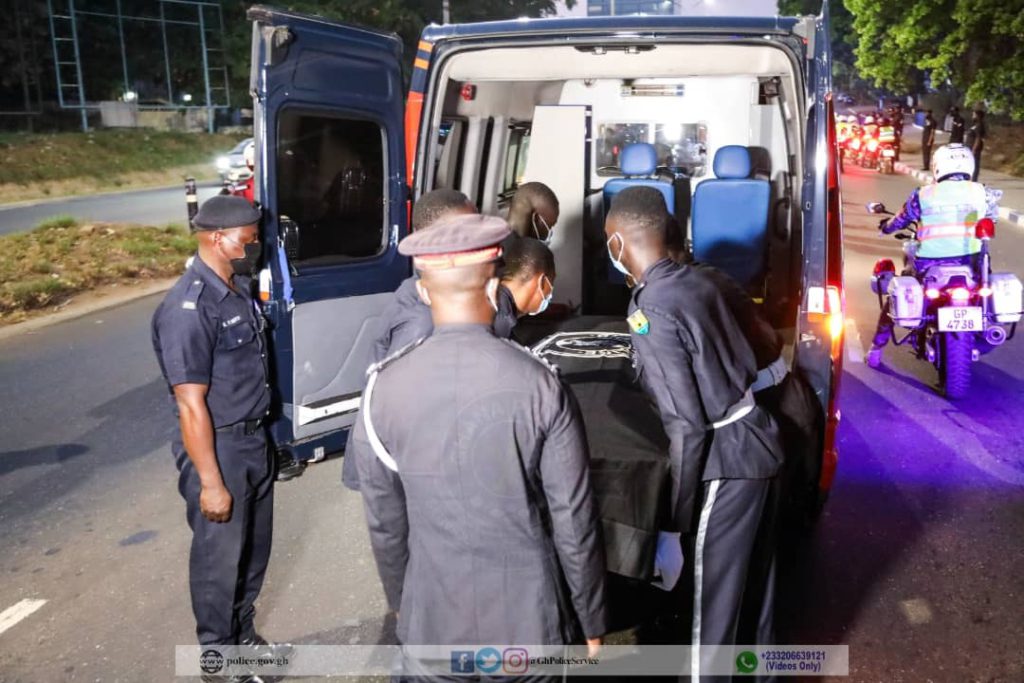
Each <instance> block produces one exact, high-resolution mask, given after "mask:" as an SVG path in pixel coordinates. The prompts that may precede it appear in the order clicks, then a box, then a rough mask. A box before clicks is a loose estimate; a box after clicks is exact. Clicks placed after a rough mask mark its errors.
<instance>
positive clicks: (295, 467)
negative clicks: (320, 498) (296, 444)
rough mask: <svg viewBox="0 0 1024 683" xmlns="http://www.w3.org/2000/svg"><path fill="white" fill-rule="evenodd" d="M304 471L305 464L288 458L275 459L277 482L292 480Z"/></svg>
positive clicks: (279, 456) (279, 457)
mask: <svg viewBox="0 0 1024 683" xmlns="http://www.w3.org/2000/svg"><path fill="white" fill-rule="evenodd" d="M305 469H306V463H304V462H300V461H298V460H296V459H295V458H290V457H288V456H281V455H278V457H277V480H278V481H288V480H289V479H294V478H295V477H297V476H299V475H300V474H302V473H303V471H305Z"/></svg>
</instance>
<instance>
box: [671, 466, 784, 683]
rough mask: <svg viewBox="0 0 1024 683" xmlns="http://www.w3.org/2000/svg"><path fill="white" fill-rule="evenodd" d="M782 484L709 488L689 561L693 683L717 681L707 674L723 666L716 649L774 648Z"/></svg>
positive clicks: (751, 482) (750, 482)
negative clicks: (778, 496) (716, 665)
mask: <svg viewBox="0 0 1024 683" xmlns="http://www.w3.org/2000/svg"><path fill="white" fill-rule="evenodd" d="M776 481H777V480H775V479H715V480H712V481H709V482H705V483H704V490H703V502H702V504H701V513H700V521H699V523H698V526H697V534H696V537H695V538H693V546H692V548H693V549H692V552H690V553H689V556H688V557H687V560H688V563H689V565H690V566H691V568H692V572H693V610H692V619H691V625H690V643H691V646H692V648H693V649H692V650H691V680H693V681H697V680H701V681H708V680H716V677H713V676H708V675H706V674H703V673H702V671H704V670H707V669H708V667H709V666H710V665H711V663H712V662H719V663H720V662H721V661H722V653H718V652H716V650H715V648H714V647H713V646H715V645H726V646H731V645H751V644H772V643H774V640H775V634H774V628H773V623H774V622H773V615H774V609H775V545H776V534H775V529H774V525H775V514H774V510H775V508H776V500H775V498H776V492H777V484H776ZM766 512H767V514H766ZM704 646H709V647H704ZM718 680H723V679H718ZM724 680H728V677H725V679H724Z"/></svg>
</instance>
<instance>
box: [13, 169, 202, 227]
mask: <svg viewBox="0 0 1024 683" xmlns="http://www.w3.org/2000/svg"><path fill="white" fill-rule="evenodd" d="M219 191H220V183H218V182H207V183H202V184H200V187H199V202H200V203H202V202H203V201H205V200H207V199H209V198H210V197H212V196H214V195H215V194H217V192H219ZM62 215H70V216H74V217H75V218H78V219H80V220H83V221H103V222H105V223H144V224H148V225H166V224H167V223H182V224H184V223H185V221H186V220H187V219H188V216H187V214H186V211H185V186H184V184H182V186H181V187H170V188H166V187H165V188H157V189H154V190H135V191H131V192H118V193H110V194H100V195H90V196H85V197H71V198H69V199H57V200H53V201H44V202H38V203H31V204H27V205H24V206H17V205H15V206H7V207H4V206H0V235H6V234H9V233H12V232H21V231H22V230H29V229H31V228H34V227H35V226H37V225H39V223H41V222H43V221H44V220H46V219H47V218H53V217H54V216H62Z"/></svg>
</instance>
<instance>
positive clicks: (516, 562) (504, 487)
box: [345, 216, 607, 680]
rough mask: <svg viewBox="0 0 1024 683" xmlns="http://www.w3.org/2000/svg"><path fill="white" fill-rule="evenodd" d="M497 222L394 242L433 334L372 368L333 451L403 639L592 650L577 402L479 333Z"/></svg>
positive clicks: (537, 367) (468, 222)
mask: <svg viewBox="0 0 1024 683" xmlns="http://www.w3.org/2000/svg"><path fill="white" fill-rule="evenodd" d="M508 232H509V229H508V226H507V224H506V223H505V221H503V220H502V219H500V218H494V217H488V216H458V217H455V218H452V219H449V220H448V221H445V222H443V223H440V224H438V225H436V226H435V227H433V228H431V229H430V230H425V231H422V232H418V233H414V234H413V235H411V236H410V237H408V238H406V239H405V240H403V242H402V243H401V244H400V245H399V250H400V251H401V253H403V254H406V255H409V256H413V257H414V264H415V266H416V268H417V270H418V271H419V272H420V280H419V282H418V284H417V287H418V289H419V291H420V296H421V298H423V299H424V300H425V301H429V302H430V306H431V314H432V316H433V320H434V331H433V333H432V334H431V335H430V336H429V337H427V338H426V339H424V340H422V341H420V342H418V343H416V344H413V345H411V346H408V347H406V348H405V349H403V350H401V351H399V352H398V353H397V354H396V355H394V356H392V357H390V358H388V359H386V360H385V361H383V362H382V363H379V364H377V365H374V366H373V367H371V368H370V371H369V381H368V383H367V387H366V391H365V392H364V394H363V403H362V407H361V409H360V413H359V415H358V417H357V419H356V425H355V427H354V430H353V435H352V438H351V444H350V446H349V448H348V450H347V453H346V455H345V457H346V458H352V459H353V460H354V462H355V463H356V468H357V469H358V473H359V480H360V483H361V491H362V495H363V500H364V504H365V510H366V519H367V523H368V525H369V531H370V541H371V545H372V547H373V551H374V556H375V558H376V561H377V568H378V571H379V574H380V578H381V582H382V583H383V587H384V593H385V595H386V596H387V600H388V605H389V607H390V608H391V609H392V610H396V611H398V612H399V617H398V637H399V639H400V641H401V642H402V643H403V644H405V645H419V644H430V645H448V644H463V645H474V644H484V643H488V644H490V643H501V644H508V645H513V644H521V645H525V644H527V643H532V644H534V645H549V644H550V645H561V644H565V643H572V642H581V641H582V640H583V639H584V638H586V639H587V642H588V644H589V645H590V646H591V647H593V648H596V647H597V646H598V645H599V644H600V638H601V636H602V635H603V634H604V633H605V631H606V630H607V615H606V608H605V558H604V546H603V543H602V540H601V526H600V520H599V517H598V510H597V508H596V504H595V500H594V497H593V494H592V492H591V486H590V475H589V468H588V463H589V455H588V449H587V443H586V436H585V433H584V431H583V425H582V421H581V418H580V414H579V409H578V407H577V405H576V403H575V401H574V400H573V398H572V394H571V392H569V391H568V390H567V389H566V388H565V387H564V386H563V385H562V383H561V382H560V381H559V378H558V376H557V373H556V372H555V370H554V369H553V368H552V367H551V366H549V365H547V364H546V363H545V362H543V361H541V360H539V359H538V358H537V357H536V356H534V355H533V354H531V353H530V352H529V351H527V350H526V349H524V348H522V347H521V346H519V345H518V344H515V343H514V342H509V341H507V340H504V339H499V338H497V337H496V336H495V335H494V332H493V329H492V327H491V323H492V320H493V318H494V308H493V306H492V304H491V302H490V301H489V300H488V299H489V298H490V296H489V294H488V292H491V291H493V289H494V287H495V286H496V284H497V278H496V277H495V261H496V260H497V259H498V257H499V255H500V247H499V246H498V245H499V243H500V242H501V241H502V240H503V239H504V238H505V237H506V236H507V235H508ZM532 654H533V653H532V652H531V655H532ZM448 664H449V663H448V662H444V663H443V666H444V667H445V668H446V669H447V667H448ZM405 666H406V673H407V674H411V675H426V672H425V671H424V670H423V669H422V668H421V665H420V664H419V663H417V662H416V661H415V660H411V659H409V660H407V661H406V662H405ZM447 670H448V671H451V669H447ZM432 680H440V679H432Z"/></svg>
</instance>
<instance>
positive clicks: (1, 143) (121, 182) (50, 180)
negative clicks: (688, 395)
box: [0, 129, 245, 203]
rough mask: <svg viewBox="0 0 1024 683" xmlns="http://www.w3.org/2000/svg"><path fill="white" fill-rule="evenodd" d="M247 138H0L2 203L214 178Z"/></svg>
mask: <svg viewBox="0 0 1024 683" xmlns="http://www.w3.org/2000/svg"><path fill="white" fill-rule="evenodd" d="M244 137H245V136H243V135H238V134H216V135H208V134H206V133H174V132H161V131H152V130H141V129H133V130H100V131H95V132H91V133H53V134H29V133H5V134H0V203H2V202H15V201H24V200H31V199H40V198H47V197H63V196H68V195H73V194H88V193H95V192H103V191H113V190H128V189H136V188H141V187H152V186H157V185H168V184H173V183H175V182H179V181H181V180H182V179H183V178H184V177H185V176H186V175H195V176H196V177H197V178H200V179H212V178H215V177H217V173H216V169H215V168H214V162H215V160H216V158H217V157H218V156H220V155H222V154H225V153H227V152H228V151H229V150H230V149H231V148H232V147H234V146H235V145H236V144H237V143H238V141H239V140H241V139H243V138H244Z"/></svg>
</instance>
